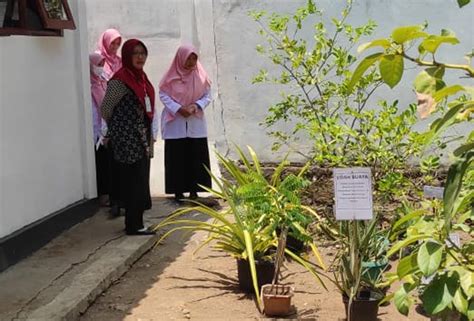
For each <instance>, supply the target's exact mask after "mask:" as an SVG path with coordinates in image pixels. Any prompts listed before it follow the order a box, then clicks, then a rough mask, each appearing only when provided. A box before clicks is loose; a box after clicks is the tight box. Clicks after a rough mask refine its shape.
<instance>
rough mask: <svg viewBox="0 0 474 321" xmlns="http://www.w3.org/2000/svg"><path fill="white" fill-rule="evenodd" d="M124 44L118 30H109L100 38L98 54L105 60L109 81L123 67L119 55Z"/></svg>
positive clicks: (106, 74)
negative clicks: (119, 50)
mask: <svg viewBox="0 0 474 321" xmlns="http://www.w3.org/2000/svg"><path fill="white" fill-rule="evenodd" d="M121 43H122V36H121V35H120V32H118V31H117V30H116V29H107V30H105V31H104V32H103V33H102V35H101V36H100V39H99V42H98V44H97V51H96V52H97V53H99V54H101V55H102V57H104V58H105V66H104V72H105V76H106V78H107V80H109V79H110V78H112V76H113V75H114V74H115V73H116V72H117V71H118V70H119V69H120V68H121V67H122V59H121V58H120V56H119V55H118V54H117V52H118V49H119V48H120V45H121Z"/></svg>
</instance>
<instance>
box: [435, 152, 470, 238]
mask: <svg viewBox="0 0 474 321" xmlns="http://www.w3.org/2000/svg"><path fill="white" fill-rule="evenodd" d="M473 157H474V151H469V152H467V153H466V155H465V156H464V157H463V158H461V159H459V160H457V161H456V162H454V163H453V164H452V165H451V166H450V167H449V170H448V178H447V180H446V186H445V188H444V195H443V201H444V216H445V221H446V222H451V217H452V216H453V213H452V210H453V208H454V205H455V202H456V199H457V197H458V194H459V192H460V191H461V187H462V181H463V178H464V173H465V172H466V170H467V169H468V167H469V165H470V163H471V159H472V158H473ZM445 225H446V228H448V229H449V224H445Z"/></svg>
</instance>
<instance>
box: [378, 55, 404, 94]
mask: <svg viewBox="0 0 474 321" xmlns="http://www.w3.org/2000/svg"><path fill="white" fill-rule="evenodd" d="M403 66H404V63H403V57H402V56H400V55H395V54H389V55H384V56H382V57H381V59H380V63H379V70H380V76H382V79H383V81H384V82H385V83H386V84H387V85H389V86H390V88H393V87H395V86H396V85H397V84H398V83H399V82H400V79H402V75H403Z"/></svg>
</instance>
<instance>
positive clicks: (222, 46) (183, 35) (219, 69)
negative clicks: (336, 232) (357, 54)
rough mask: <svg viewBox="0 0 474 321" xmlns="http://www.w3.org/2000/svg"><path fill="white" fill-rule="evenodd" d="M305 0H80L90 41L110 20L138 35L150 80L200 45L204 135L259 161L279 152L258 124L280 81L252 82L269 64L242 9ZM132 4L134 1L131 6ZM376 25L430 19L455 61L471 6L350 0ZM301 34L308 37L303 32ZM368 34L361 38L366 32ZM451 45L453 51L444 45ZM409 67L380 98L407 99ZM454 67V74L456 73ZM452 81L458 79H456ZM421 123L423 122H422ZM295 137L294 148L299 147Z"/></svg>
mask: <svg viewBox="0 0 474 321" xmlns="http://www.w3.org/2000/svg"><path fill="white" fill-rule="evenodd" d="M305 2H306V1H305V0H292V1H288V0H178V1H171V0H141V1H140V5H135V2H132V1H127V0H102V1H95V0H86V3H87V6H88V20H89V33H90V35H91V39H90V40H89V46H90V48H91V49H92V48H94V47H95V41H96V39H97V38H98V35H99V34H100V32H101V31H102V30H104V29H105V28H107V27H111V26H112V27H117V28H118V29H120V30H121V31H122V32H123V33H124V35H125V37H126V38H128V37H132V36H133V37H140V38H142V39H144V40H145V42H146V43H147V45H149V46H150V47H151V48H150V49H151V53H152V54H151V56H150V57H149V62H148V66H147V67H146V68H147V71H148V74H149V75H150V77H151V78H152V80H153V81H154V83H155V85H156V84H157V82H158V81H159V79H160V77H161V75H162V74H163V72H164V70H165V69H166V67H167V65H168V63H169V61H170V59H171V57H172V56H173V54H174V50H175V48H176V47H177V45H178V44H179V43H180V42H181V41H183V40H185V41H192V42H194V43H195V44H196V45H198V46H199V47H200V50H201V53H202V59H203V60H204V65H205V67H206V68H207V69H208V71H209V72H210V73H211V75H212V79H213V82H214V83H213V88H214V96H215V100H214V104H213V106H211V108H210V109H209V111H208V112H207V115H208V119H211V120H212V124H211V136H210V138H211V140H213V141H215V143H216V146H217V148H218V149H219V150H220V151H221V152H223V153H227V152H228V147H229V145H231V144H232V143H236V144H238V145H241V146H242V145H245V144H251V145H252V146H253V147H254V148H255V149H256V150H257V151H258V152H259V154H260V155H261V156H262V158H263V159H264V160H274V159H275V158H278V157H280V155H281V153H280V154H274V153H272V151H271V148H270V147H271V140H270V139H269V138H268V137H267V136H266V135H265V130H264V129H263V128H262V127H260V126H259V123H260V122H261V121H262V120H263V119H264V117H265V115H266V111H267V107H268V106H269V105H270V104H271V103H273V102H275V101H278V99H279V95H280V94H279V92H280V89H281V88H276V87H275V86H271V85H251V79H252V77H253V76H254V74H255V73H256V71H257V70H259V69H260V68H262V67H264V66H267V67H268V66H269V65H268V61H267V60H266V59H265V58H263V57H260V56H258V55H257V54H256V51H255V46H256V45H257V44H259V43H263V42H264V41H263V39H262V38H261V37H260V36H259V35H258V33H257V29H258V26H257V24H256V23H255V22H254V21H253V20H252V19H251V18H250V17H249V16H248V14H247V13H248V11H249V10H253V9H265V10H267V11H269V12H272V11H276V12H288V13H291V12H294V9H295V8H296V7H298V6H299V5H301V4H304V3H305ZM132 3H133V5H132ZM316 3H317V5H318V6H319V7H320V8H322V9H323V10H324V11H325V15H324V17H325V19H326V20H329V19H330V17H333V16H338V15H339V13H340V11H341V10H342V8H343V5H344V3H345V1H333V0H318V1H316ZM369 18H372V19H374V20H376V21H377V23H378V25H379V27H378V29H377V32H376V33H375V35H374V36H373V37H371V39H373V38H377V37H385V36H387V35H389V33H390V31H391V30H392V29H393V28H395V27H397V26H400V25H410V24H420V23H423V22H424V21H425V20H427V21H429V22H430V26H429V31H430V32H433V33H437V32H439V30H440V29H441V28H449V29H452V30H454V31H455V32H456V33H457V36H458V38H459V39H460V41H461V44H460V45H458V46H456V47H453V48H451V47H450V46H446V48H445V49H444V50H443V51H442V52H440V56H439V59H445V60H446V61H452V62H462V60H463V58H462V56H463V55H464V53H466V52H468V51H470V50H471V48H472V47H473V43H474V41H473V35H472V29H473V27H474V25H473V21H474V19H473V11H472V6H471V8H469V7H466V8H464V9H462V10H460V9H458V8H457V5H456V3H455V1H445V0H417V1H410V0H399V1H390V0H377V1H375V0H355V1H354V6H353V12H352V14H351V18H350V22H351V23H353V24H356V25H357V24H362V23H365V22H366V21H367V19H369ZM306 36H309V35H308V34H306ZM367 40H368V39H367ZM450 49H453V50H450ZM415 74H416V72H415V71H410V70H409V71H408V72H407V73H406V74H405V81H404V82H405V83H406V85H405V86H398V87H397V89H396V90H395V91H391V90H389V89H388V88H385V89H384V90H382V91H380V92H379V94H378V97H376V99H380V98H382V97H383V98H387V99H392V98H397V99H400V100H401V106H406V105H407V104H408V103H411V102H413V101H414V99H415V97H414V93H413V91H412V88H411V87H410V84H411V82H412V79H414V76H415ZM459 75H460V74H456V76H455V77H453V78H456V77H458V76H459ZM455 80H457V79H455ZM424 125H426V124H424ZM304 146H305V144H302V146H301V148H304Z"/></svg>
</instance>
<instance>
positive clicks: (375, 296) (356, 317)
mask: <svg viewBox="0 0 474 321" xmlns="http://www.w3.org/2000/svg"><path fill="white" fill-rule="evenodd" d="M382 299H383V296H382V295H381V294H379V293H377V292H370V294H369V295H367V296H366V297H364V298H360V297H359V298H357V299H354V300H353V302H352V308H351V318H350V320H349V319H347V321H377V315H378V313H379V303H380V301H382ZM342 301H343V302H344V307H345V310H346V318H348V313H347V309H348V305H349V298H348V297H347V296H345V295H343V296H342Z"/></svg>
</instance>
